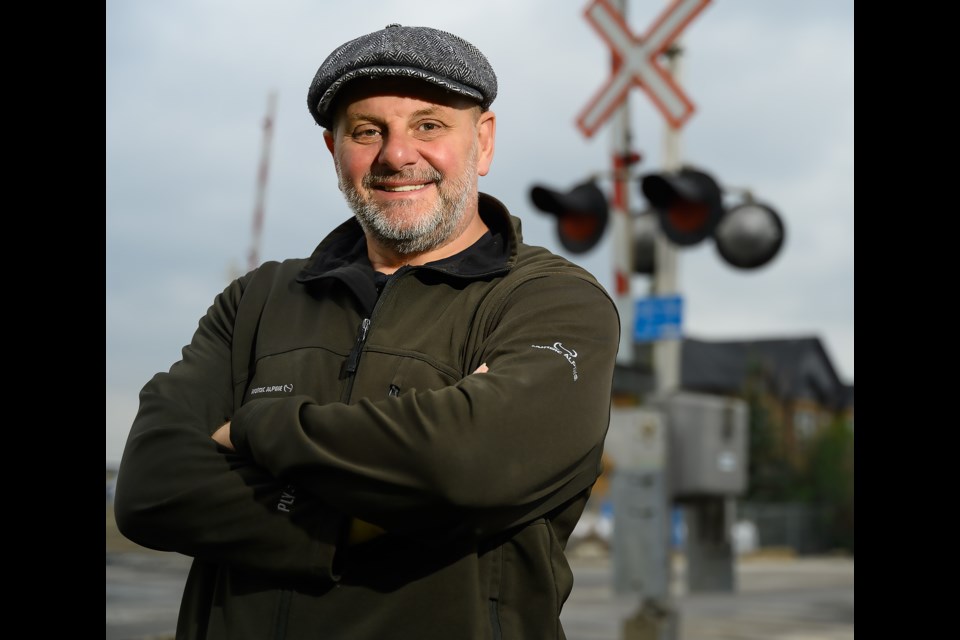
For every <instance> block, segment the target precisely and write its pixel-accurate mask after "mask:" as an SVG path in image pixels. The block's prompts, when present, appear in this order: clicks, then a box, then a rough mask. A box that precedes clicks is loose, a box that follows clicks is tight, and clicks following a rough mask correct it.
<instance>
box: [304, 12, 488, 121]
mask: <svg viewBox="0 0 960 640" xmlns="http://www.w3.org/2000/svg"><path fill="white" fill-rule="evenodd" d="M383 76H402V77H408V78H417V79H420V80H425V81H427V82H432V83H433V84H436V85H439V86H441V87H443V88H445V89H447V90H449V91H453V92H455V93H459V94H460V95H463V96H467V97H468V98H472V99H474V100H476V101H477V102H479V103H480V106H481V107H482V108H484V109H486V108H488V107H489V106H490V104H491V103H492V102H493V99H494V98H496V97H497V76H496V74H495V73H494V72H493V68H492V67H491V66H490V63H489V62H488V61H487V58H486V57H485V56H484V55H483V54H482V53H481V52H480V50H479V49H477V48H476V47H475V46H473V45H472V44H470V43H469V42H467V41H466V40H464V39H462V38H460V37H459V36H455V35H453V34H452V33H447V32H446V31H440V30H438V29H431V28H430V27H404V26H401V25H399V24H390V25H387V26H386V28H384V29H381V30H380V31H375V32H373V33H369V34H367V35H365V36H360V37H359V38H356V39H354V40H351V41H350V42H347V43H346V44H342V45H340V46H339V47H338V48H337V49H335V50H334V52H333V53H331V54H330V55H329V56H327V59H326V60H324V61H323V64H322V65H320V68H319V69H318V70H317V74H316V75H315V76H314V77H313V82H312V83H311V84H310V90H309V91H308V92H307V107H308V108H309V109H310V114H311V115H312V116H313V119H314V120H316V121H317V124H319V125H320V126H322V127H325V128H327V129H329V128H331V126H332V125H331V117H332V113H331V105H332V103H333V99H334V97H335V96H336V95H337V92H338V91H339V90H340V89H341V88H343V86H344V85H345V84H346V83H347V82H349V81H350V80H353V79H355V78H360V77H364V78H375V77H383Z"/></svg>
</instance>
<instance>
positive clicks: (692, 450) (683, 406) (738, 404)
mask: <svg viewBox="0 0 960 640" xmlns="http://www.w3.org/2000/svg"><path fill="white" fill-rule="evenodd" d="M657 405H658V406H659V407H660V409H661V411H662V412H663V415H664V418H665V420H666V426H667V434H668V445H667V452H668V456H669V464H668V466H669V468H670V494H671V495H672V496H673V497H674V498H688V497H698V496H718V495H723V496H734V495H739V494H742V493H744V492H746V489H747V440H748V437H749V422H748V418H749V413H748V411H749V410H748V407H747V403H746V402H744V401H743V400H740V399H738V398H726V397H724V396H715V395H708V394H698V393H690V392H676V393H673V394H670V395H669V396H667V397H665V398H662V399H660V400H659V401H658V402H657Z"/></svg>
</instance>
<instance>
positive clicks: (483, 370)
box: [470, 362, 490, 375]
mask: <svg viewBox="0 0 960 640" xmlns="http://www.w3.org/2000/svg"><path fill="white" fill-rule="evenodd" d="M487 371H490V367H488V366H487V363H486V362H484V363H483V364H482V365H480V366H479V367H477V369H476V371H474V372H473V373H486V372H487ZM470 375H473V374H470Z"/></svg>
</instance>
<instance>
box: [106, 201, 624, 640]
mask: <svg viewBox="0 0 960 640" xmlns="http://www.w3.org/2000/svg"><path fill="white" fill-rule="evenodd" d="M480 211H481V215H482V216H483V219H484V221H485V222H486V223H487V225H488V227H489V228H490V230H491V234H490V235H489V236H488V237H486V238H485V240H483V241H481V242H480V243H478V245H475V246H474V247H473V248H471V249H469V250H467V251H465V252H463V253H461V254H458V255H457V256H454V257H452V258H449V259H446V260H442V261H438V262H436V263H431V264H429V265H424V266H420V267H404V268H402V269H400V270H399V271H397V273H396V274H395V275H394V276H392V277H391V278H390V279H389V282H388V283H387V284H386V286H385V287H384V288H383V291H382V293H381V294H380V295H379V296H378V295H377V291H376V288H375V286H374V279H373V271H372V268H371V266H370V263H369V260H368V259H367V257H366V244H365V241H364V238H363V234H362V231H361V229H360V226H359V225H358V224H357V222H356V221H355V220H353V219H351V220H348V221H347V222H345V223H344V224H342V225H340V226H339V227H338V228H337V229H336V230H334V231H333V232H332V233H331V234H330V235H329V236H328V237H327V238H326V239H324V241H323V242H321V243H320V245H319V246H318V247H317V249H316V250H315V251H314V253H313V255H312V256H311V257H310V258H308V259H296V260H286V261H283V262H269V263H265V264H264V265H262V266H261V267H259V268H258V269H256V270H254V271H252V272H250V273H248V274H247V275H245V276H243V277H242V278H239V279H238V280H236V281H234V282H232V283H231V284H230V285H229V286H228V287H227V288H226V289H225V290H224V291H223V292H222V293H221V294H220V295H218V296H217V297H216V299H215V300H214V303H213V305H212V306H211V307H210V309H209V310H208V312H207V314H206V315H205V316H204V317H203V318H201V320H200V322H199V326H198V328H197V331H196V333H195V334H194V336H193V339H192V341H191V342H190V344H189V345H187V346H186V347H184V349H183V354H182V359H181V360H180V361H178V362H177V363H175V364H174V365H173V366H172V367H171V368H170V370H169V372H164V373H159V374H157V375H156V376H154V378H153V379H152V380H150V381H149V382H148V383H147V384H146V386H145V387H144V388H143V390H142V392H141V394H140V409H139V412H138V413H137V416H136V418H135V420H134V423H133V425H132V428H131V431H130V435H129V437H128V440H127V444H126V448H125V450H124V454H123V458H122V461H121V464H120V471H119V475H118V479H117V489H116V497H115V511H116V517H117V523H118V525H119V527H120V530H121V532H122V533H123V534H124V535H126V536H127V537H128V538H130V539H131V540H133V541H135V542H137V543H139V544H141V545H144V546H147V547H151V548H154V549H161V550H166V551H174V552H179V553H181V554H185V555H188V556H192V557H193V558H194V562H193V565H192V568H191V571H190V574H189V577H188V579H187V584H186V586H185V589H184V594H183V600H182V604H181V610H180V618H179V622H178V627H177V638H178V639H180V640H194V639H209V640H213V639H216V640H220V639H224V640H226V639H229V640H244V639H247V638H250V639H251V640H254V639H255V640H267V639H276V640H300V639H303V640H306V639H308V638H309V639H311V640H385V639H394V638H396V639H400V640H404V639H407V638H409V639H411V640H431V639H434V638H435V639H437V640H473V639H478V640H479V639H484V640H490V639H500V638H502V639H505V640H519V639H523V640H539V639H562V638H564V633H563V629H562V626H561V624H560V619H559V617H560V612H561V608H562V606H563V603H564V601H565V600H566V598H567V596H568V595H569V593H570V590H571V588H572V583H573V577H572V573H571V571H570V568H569V566H568V564H567V561H566V558H565V556H564V547H565V545H566V542H567V539H568V537H569V535H570V532H571V531H572V530H573V527H574V525H575V524H576V522H577V520H578V519H579V517H580V515H581V513H582V511H583V508H584V505H585V502H586V500H587V498H588V496H589V493H590V489H591V487H592V485H593V483H594V482H595V480H596V478H597V476H598V474H599V472H600V456H601V450H602V446H603V441H604V437H605V435H606V431H607V426H608V423H609V416H610V400H611V395H610V394H611V384H612V378H613V369H614V363H615V359H616V350H617V346H618V344H619V335H620V327H619V320H618V316H617V311H616V306H615V305H614V303H613V301H612V300H611V299H610V297H609V295H608V294H607V293H606V291H605V290H604V289H603V287H602V286H600V284H599V283H598V282H597V281H596V280H595V279H594V278H593V277H592V276H591V275H590V274H589V273H587V272H586V271H584V270H583V269H581V268H580V267H578V266H576V265H574V264H573V263H571V262H569V261H568V260H566V259H564V258H562V257H560V256H557V255H554V254H552V253H550V252H548V251H547V250H545V249H543V248H540V247H534V246H530V245H526V244H523V242H522V239H521V236H520V221H519V219H517V218H515V217H513V216H511V215H510V214H509V212H508V211H507V210H506V208H505V207H504V206H503V205H502V204H501V203H499V202H498V201H497V200H495V199H494V198H492V197H490V196H487V195H485V194H481V195H480ZM484 363H485V364H486V365H487V366H488V367H489V371H488V372H486V373H474V372H475V371H476V370H477V368H478V367H479V366H480V365H481V364H484ZM227 420H231V421H232V422H231V440H232V442H233V444H234V446H235V447H236V451H235V452H229V451H227V450H226V449H224V448H222V447H219V446H218V445H217V444H216V443H215V442H214V441H213V440H212V439H211V438H210V435H211V434H212V433H213V432H214V431H215V430H216V429H217V428H218V427H219V426H220V425H222V424H223V423H224V422H225V421H227ZM352 518H357V519H360V520H363V521H365V522H367V523H371V524H373V525H376V526H377V527H379V528H381V529H383V530H384V533H383V534H382V535H378V536H376V537H374V538H372V539H371V540H369V541H366V542H362V543H360V544H353V545H350V544H348V543H347V537H346V532H347V531H348V529H349V523H350V521H351V519H352Z"/></svg>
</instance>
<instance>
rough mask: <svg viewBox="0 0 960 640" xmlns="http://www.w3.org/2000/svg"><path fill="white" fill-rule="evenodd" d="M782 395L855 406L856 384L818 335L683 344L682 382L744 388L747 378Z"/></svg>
mask: <svg viewBox="0 0 960 640" xmlns="http://www.w3.org/2000/svg"><path fill="white" fill-rule="evenodd" d="M751 379H752V380H760V381H762V383H763V384H764V385H765V388H766V391H767V392H769V393H772V394H774V395H776V396H777V397H779V398H781V399H782V400H791V401H794V400H811V401H814V402H817V403H818V404H820V405H822V406H826V407H830V408H832V409H835V410H842V409H846V408H852V406H853V384H845V383H843V382H842V381H841V380H840V378H839V376H838V375H837V372H836V369H834V367H833V363H832V362H831V361H830V357H829V356H828V355H827V353H826V351H825V350H824V348H823V343H821V342H820V339H819V338H817V337H816V336H807V337H798V338H782V339H761V340H736V341H705V340H694V339H691V338H686V339H684V340H683V343H682V345H681V361H680V386H681V387H682V388H684V389H686V390H689V391H701V392H705V393H721V394H731V393H732V394H740V393H742V392H743V389H744V385H745V383H746V382H748V381H749V380H751Z"/></svg>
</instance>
